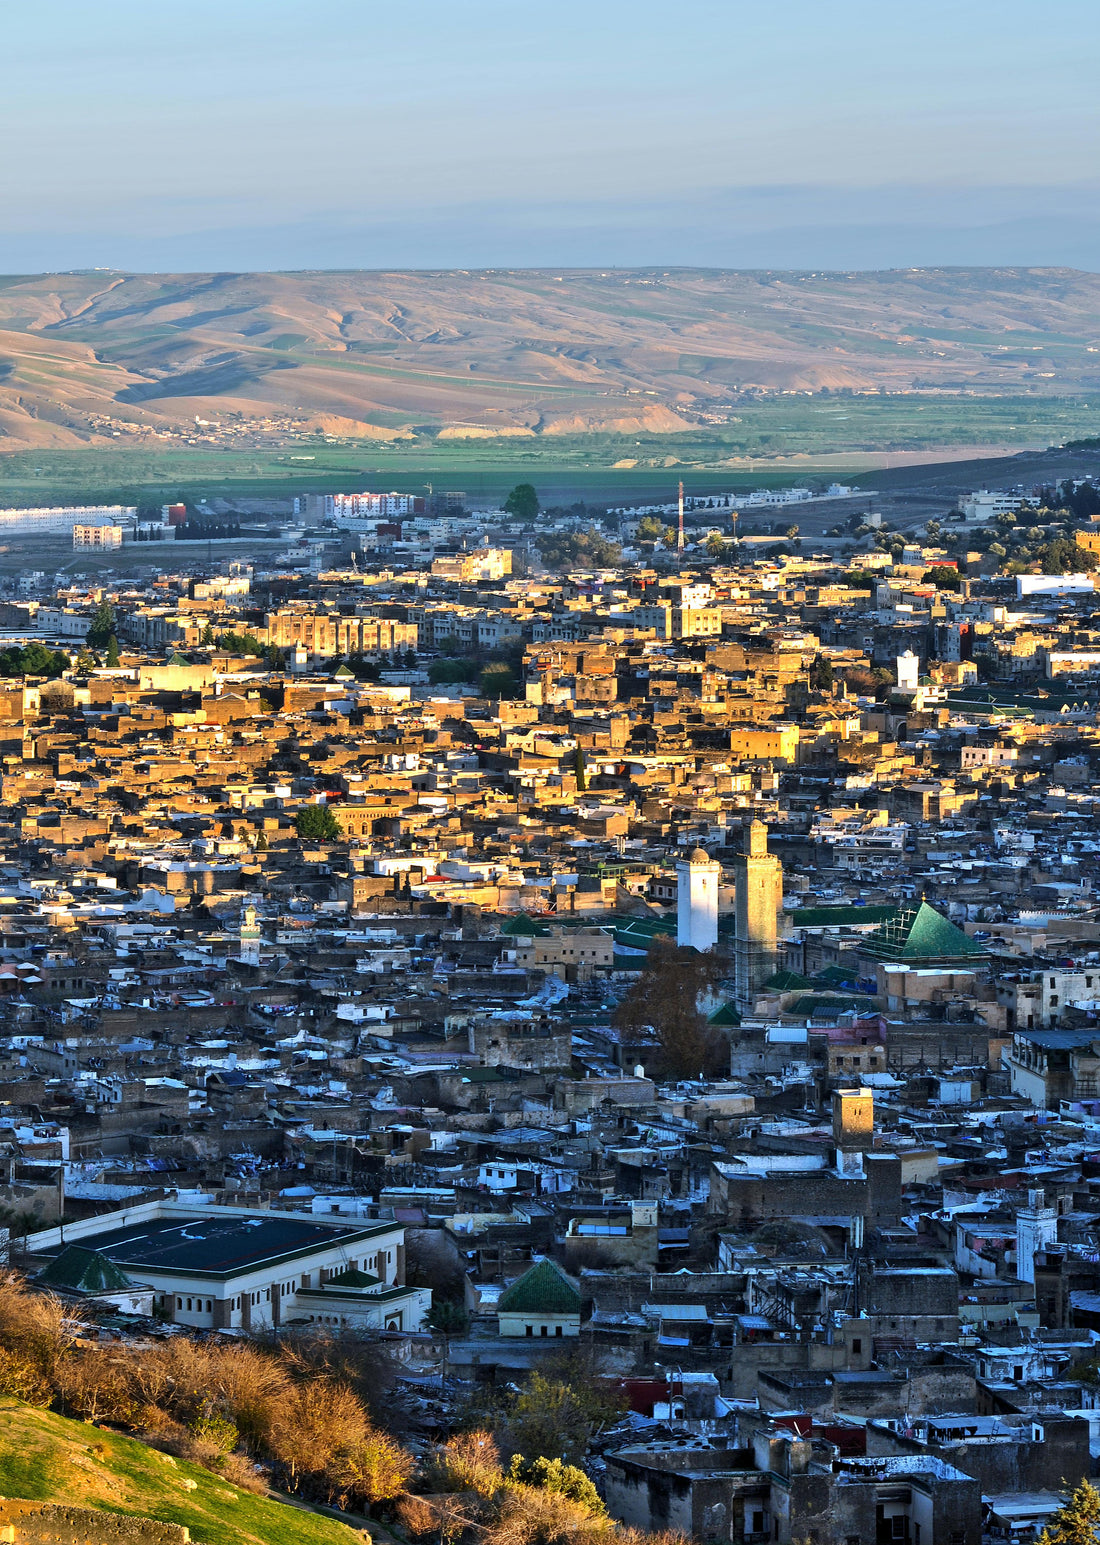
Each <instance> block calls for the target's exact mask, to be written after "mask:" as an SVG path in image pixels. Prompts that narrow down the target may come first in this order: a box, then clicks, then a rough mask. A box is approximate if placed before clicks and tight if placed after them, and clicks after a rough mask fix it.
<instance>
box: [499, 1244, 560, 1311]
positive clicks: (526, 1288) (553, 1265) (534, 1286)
mask: <svg viewBox="0 0 1100 1545" xmlns="http://www.w3.org/2000/svg"><path fill="white" fill-rule="evenodd" d="M497 1309H498V1311H501V1312H503V1313H505V1314H580V1312H581V1295H580V1290H579V1288H578V1287H577V1286H576V1284H575V1283H574V1281H573V1280H572V1278H571V1277H567V1276H566V1274H565V1272H564V1271H562V1269H561V1267H560V1266H559V1265H558V1264H557V1262H556V1261H552V1260H551V1259H550V1258H549V1256H546V1257H545V1258H544V1259H543V1260H541V1261H536V1262H535V1264H534V1266H532V1267H531V1269H530V1270H529V1271H525V1272H524V1274H523V1276H522V1277H519V1278H517V1280H516V1281H515V1282H513V1283H512V1285H511V1287H507V1288H505V1290H504V1292H503V1293H502V1294H501V1295H500V1298H499V1299H498V1300H497Z"/></svg>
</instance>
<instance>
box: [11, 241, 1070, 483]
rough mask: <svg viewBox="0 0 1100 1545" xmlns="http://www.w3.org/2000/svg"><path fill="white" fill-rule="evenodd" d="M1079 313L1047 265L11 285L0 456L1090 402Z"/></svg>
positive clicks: (613, 432)
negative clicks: (868, 400) (853, 407)
mask: <svg viewBox="0 0 1100 1545" xmlns="http://www.w3.org/2000/svg"><path fill="white" fill-rule="evenodd" d="M1098 311H1100V276H1098V275H1095V274H1086V273H1079V272H1075V271H1072V270H1061V269H1049V270H1048V269H996V270H993V269H925V270H909V271H905V272H886V273H784V272H736V271H725V270H700V269H682V270H675V269H674V270H614V271H612V272H598V271H594V270H584V271H564V272H554V271H549V270H513V271H508V270H493V271H484V272H449V273H448V272H440V273H370V272H345V273H297V274H124V273H117V274H114V273H70V274H49V275H38V276H29V277H27V276H17V277H8V278H6V279H4V280H0V443H2V441H3V440H6V441H7V442H8V444H9V445H10V446H11V447H13V448H15V447H17V446H25V447H34V448H38V449H46V448H50V447H52V448H55V449H61V448H65V447H73V446H77V445H81V444H85V443H96V442H98V443H102V442H103V441H105V440H109V439H110V440H115V442H116V443H117V439H118V438H119V437H121V438H122V439H123V440H124V441H129V439H130V437H131V436H132V435H135V434H136V435H137V436H138V437H139V439H141V440H142V442H143V443H148V444H149V445H150V446H151V447H153V448H156V447H157V445H158V442H157V440H156V436H157V434H158V433H164V434H170V435H173V436H176V437H179V436H181V435H182V436H183V437H184V438H185V439H191V438H195V437H197V438H198V439H200V440H204V441H207V440H212V441H214V442H216V443H231V442H232V440H233V438H234V437H235V436H237V437H239V436H241V435H245V436H247V435H248V434H250V433H252V432H253V431H256V432H259V431H263V432H267V431H269V430H272V429H275V430H279V431H281V432H283V433H285V434H288V435H292V436H293V435H299V436H300V435H311V434H312V435H318V436H327V437H329V438H337V439H348V440H351V441H359V442H361V443H362V444H363V445H364V446H365V447H369V448H375V447H377V448H378V449H384V448H386V447H389V448H390V449H400V447H401V446H402V445H403V444H404V443H406V442H407V441H409V440H413V441H415V440H418V439H422V438H423V437H424V436H425V435H427V436H429V437H430V438H432V439H436V438H442V439H443V440H445V441H446V442H448V443H449V444H451V445H452V446H454V445H458V446H461V445H462V443H463V441H476V440H480V439H484V438H485V437H489V438H493V437H497V438H506V439H508V440H509V441H510V442H511V446H510V448H511V449H512V450H513V451H514V452H518V451H519V450H520V449H521V447H522V442H523V441H524V439H527V440H532V441H538V440H540V439H544V438H549V439H555V438H565V439H571V438H576V437H578V436H580V437H582V438H583V437H586V436H589V435H593V434H596V435H601V436H608V437H611V438H612V439H615V438H619V439H626V440H629V439H630V438H631V437H634V436H639V435H640V436H643V437H657V438H668V437H671V438H673V439H675V438H676V437H677V436H679V435H690V434H692V433H693V432H697V431H703V432H709V431H710V430H713V429H720V428H721V427H722V426H723V425H729V424H731V423H735V422H736V421H737V419H738V418H739V416H740V406H739V405H740V404H742V403H744V402H751V401H753V400H755V399H756V398H758V397H760V396H761V395H764V396H767V395H769V394H783V393H792V392H793V393H806V392H809V393H815V394H829V395H831V396H835V395H836V394H840V395H841V396H842V397H843V396H846V395H849V394H853V393H855V394H859V393H866V392H874V393H914V392H917V393H927V394H942V393H945V392H946V393H959V392H962V393H969V394H975V395H977V396H979V397H982V396H988V397H999V396H1005V395H1008V396H1012V397H1039V398H1052V397H1058V396H1060V397H1063V398H1066V397H1072V396H1074V395H1076V394H1080V393H1081V392H1085V393H1088V392H1092V391H1100V363H1098V357H1097V356H1096V354H1095V352H1094V349H1095V317H1096V315H1097V313H1098ZM831 427H832V428H833V429H840V430H841V432H842V434H843V425H842V423H838V424H835V425H832V426H831ZM1076 432H1077V433H1079V434H1080V433H1088V428H1087V426H1086V427H1083V428H1078V430H1077V431H1076ZM169 443H173V442H171V441H170V442H169ZM174 443H177V444H178V443H179V439H178V438H176V439H175V441H174ZM623 459H626V460H630V459H631V458H630V457H629V455H627V456H625V457H624V458H623Z"/></svg>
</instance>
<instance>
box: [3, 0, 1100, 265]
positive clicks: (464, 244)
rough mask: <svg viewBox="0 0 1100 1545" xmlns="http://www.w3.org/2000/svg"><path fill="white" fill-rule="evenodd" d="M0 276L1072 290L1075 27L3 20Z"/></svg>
mask: <svg viewBox="0 0 1100 1545" xmlns="http://www.w3.org/2000/svg"><path fill="white" fill-rule="evenodd" d="M3 61H4V67H3V74H2V79H3V90H2V91H0V145H2V146H3V150H2V151H0V271H2V272H7V273H12V272H23V273H27V272H38V271H43V270H58V269H70V268H93V267H106V268H120V269H146V270H147V269H154V270H155V269H167V270H175V271H180V270H209V269H218V270H224V269H286V268H295V269H296V268H352V267H355V268H360V267H362V268H388V267H393V268H396V267H402V268H410V267H411V268H452V267H512V266H543V265H547V266H577V267H584V266H588V265H598V266H606V265H611V264H615V265H623V266H627V265H633V264H638V265H648V264H661V265H669V264H677V265H680V264H682V265H702V266H708V267H713V266H721V267H730V268H742V267H795V268H816V267H825V268H878V267H905V266H910V265H912V266H925V265H930V264H1021V263H1022V264H1066V265H1071V266H1075V267H1081V268H1089V269H1097V268H1100V197H1098V195H1100V91H1098V90H1097V88H1096V84H1095V82H1096V78H1097V66H1098V64H1100V7H1098V6H1097V4H1096V0H1059V3H1058V4H1057V5H1054V6H1052V5H1050V4H1043V5H1040V4H1038V3H1036V0H950V3H944V0H920V3H919V4H908V5H903V4H901V3H899V0H832V3H829V4H822V3H821V0H753V3H751V4H748V3H745V0H665V3H663V4H660V5H658V4H655V3H651V0H553V3H551V4H547V5H542V6H537V5H532V4H524V3H522V0H447V3H443V0H399V3H396V4H394V3H392V0H387V3H381V0H308V3H307V0H217V3H215V0H187V3H186V4H184V3H181V0H153V3H150V0H97V3H96V4H94V5H89V4H88V3H87V0H38V3H36V4H21V5H11V6H9V7H6V8H5V19H4V44H3Z"/></svg>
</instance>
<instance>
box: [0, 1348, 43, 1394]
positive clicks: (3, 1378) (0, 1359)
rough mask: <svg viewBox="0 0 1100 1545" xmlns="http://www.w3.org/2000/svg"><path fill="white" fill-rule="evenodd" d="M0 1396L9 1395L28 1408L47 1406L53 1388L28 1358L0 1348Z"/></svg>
mask: <svg viewBox="0 0 1100 1545" xmlns="http://www.w3.org/2000/svg"><path fill="white" fill-rule="evenodd" d="M0 1395H11V1396H13V1397H14V1399H16V1400H24V1401H26V1403H27V1405H29V1406H48V1405H49V1403H50V1401H51V1400H52V1399H53V1388H52V1386H51V1385H50V1384H49V1382H48V1381H47V1380H46V1379H44V1378H43V1376H42V1373H41V1370H40V1369H39V1367H38V1365H37V1364H36V1363H34V1362H32V1361H31V1360H30V1358H27V1357H21V1356H20V1355H19V1353H18V1352H11V1351H9V1350H8V1348H7V1347H5V1346H0Z"/></svg>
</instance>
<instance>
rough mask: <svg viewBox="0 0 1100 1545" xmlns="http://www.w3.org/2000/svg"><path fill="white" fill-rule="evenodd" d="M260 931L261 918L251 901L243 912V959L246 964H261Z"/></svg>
mask: <svg viewBox="0 0 1100 1545" xmlns="http://www.w3.org/2000/svg"><path fill="white" fill-rule="evenodd" d="M261 938H262V934H261V932H260V924H259V920H258V918H257V916H256V908H255V907H254V906H253V905H252V903H251V902H249V904H248V906H246V907H245V909H244V912H243V914H242V922H241V960H242V961H243V962H244V964H245V965H246V966H258V965H259V964H260V939H261Z"/></svg>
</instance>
